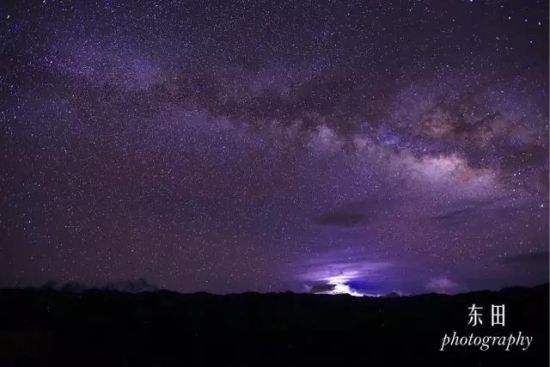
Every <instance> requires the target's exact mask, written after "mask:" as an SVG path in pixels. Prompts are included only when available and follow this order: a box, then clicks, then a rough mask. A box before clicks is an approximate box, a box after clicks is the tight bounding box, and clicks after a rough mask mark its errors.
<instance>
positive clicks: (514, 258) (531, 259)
mask: <svg viewBox="0 0 550 367" xmlns="http://www.w3.org/2000/svg"><path fill="white" fill-rule="evenodd" d="M548 256H549V255H548V251H539V252H530V253H523V254H516V255H508V256H505V257H503V258H501V259H500V261H501V262H503V263H505V264H514V265H525V266H533V265H539V266H540V265H545V266H548V263H549V257H548Z"/></svg>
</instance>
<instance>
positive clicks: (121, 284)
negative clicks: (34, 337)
mask: <svg viewBox="0 0 550 367" xmlns="http://www.w3.org/2000/svg"><path fill="white" fill-rule="evenodd" d="M41 288H42V289H51V290H57V291H62V292H73V293H81V292H85V291H89V290H105V291H117V292H126V293H141V292H152V291H157V290H159V288H157V287H156V286H154V285H152V284H150V283H148V282H147V281H146V280H145V279H144V278H139V279H136V280H120V281H116V282H108V283H105V284H102V285H100V286H92V285H87V284H83V283H79V282H67V283H61V284H60V283H56V282H48V283H46V284H44V285H43V286H42V287H41Z"/></svg>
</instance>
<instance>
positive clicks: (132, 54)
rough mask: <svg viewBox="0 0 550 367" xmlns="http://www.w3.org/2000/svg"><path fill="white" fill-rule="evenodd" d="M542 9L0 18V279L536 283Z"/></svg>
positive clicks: (540, 239)
mask: <svg viewBox="0 0 550 367" xmlns="http://www.w3.org/2000/svg"><path fill="white" fill-rule="evenodd" d="M547 14H548V4H547V3H546V2H544V1H533V2H522V1H511V2H510V1H477V0H475V1H463V2H461V1H445V2H443V1H401V2H389V1H352V2H317V1H316V2H311V3H310V2H306V1H296V2H287V1H274V2H264V1H259V2H248V1H237V2H229V1H228V2H214V1H206V2H204V1H199V2H182V3H179V2H172V1H155V2H141V1H139V2H138V1H135V2H134V1H132V2H114V1H106V2H99V1H81V2H66V1H59V2H55V1H44V2H42V3H37V2H32V3H31V2H23V1H21V2H20V1H17V2H13V3H5V2H3V3H2V5H0V19H1V23H0V24H1V35H2V37H1V39H0V52H1V54H0V88H1V91H0V93H1V99H0V121H1V130H0V142H1V144H0V167H1V171H0V192H1V193H2V195H1V201H0V234H1V239H0V281H1V284H0V285H2V286H25V285H39V284H43V283H45V282H47V281H55V282H59V283H65V282H79V283H83V284H90V285H99V284H104V283H106V282H112V281H119V280H130V279H137V278H145V279H147V281H148V282H150V283H152V284H154V285H156V286H158V287H162V288H167V289H173V290H177V291H182V292H193V291H208V292H215V293H229V292H242V291H249V290H252V291H260V292H270V291H285V290H292V291H298V292H307V291H314V292H317V291H320V292H329V293H334V292H343V293H352V294H383V293H388V292H401V293H422V292H432V291H435V292H444V293H454V292H462V291H469V290H474V289H482V288H492V289H495V288H500V287H504V286H512V285H531V284H536V283H539V282H543V281H545V280H546V279H547V278H548V16H547Z"/></svg>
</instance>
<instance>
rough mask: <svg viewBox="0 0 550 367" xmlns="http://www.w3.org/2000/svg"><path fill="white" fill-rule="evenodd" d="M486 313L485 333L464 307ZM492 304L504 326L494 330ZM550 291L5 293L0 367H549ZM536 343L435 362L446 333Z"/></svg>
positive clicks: (452, 353)
mask: <svg viewBox="0 0 550 367" xmlns="http://www.w3.org/2000/svg"><path fill="white" fill-rule="evenodd" d="M472 303H475V304H476V305H480V306H483V307H484V311H483V312H482V313H483V314H484V316H483V321H484V325H483V326H482V327H479V326H478V327H475V328H472V327H470V326H467V322H468V306H470V305H471V304H472ZM491 304H505V305H506V327H504V328H503V327H501V326H494V327H491V326H490V306H491ZM548 322H549V319H548V284H546V285H542V286H539V287H535V288H511V289H505V290H502V291H500V292H476V293H468V294H463V295H457V296H444V295H433V294H432V295H422V296H414V297H402V298H354V297H350V296H322V295H306V294H292V293H284V294H283V293H282V294H256V293H247V294H239V295H227V296H215V295H209V294H190V295H181V294H177V293H172V292H167V291H158V292H148V293H140V294H130V293H119V292H113V291H98V290H90V291H86V292H81V293H72V292H63V291H55V290H51V289H6V290H0V366H35V365H39V366H45V365H48V366H65V365H67V366H142V365H143V366H188V365H212V363H209V362H217V363H215V364H213V365H219V366H242V365H255V366H265V365H281V366H295V365H300V366H308V365H320V364H321V365H327V364H330V365H334V366H343V365H354V366H373V365H414V366H416V365H418V366H426V365H437V366H448V365H456V366H529V367H531V366H545V367H546V366H548ZM453 331H457V332H458V333H459V334H461V335H469V334H470V333H471V332H474V334H475V335H480V336H484V335H509V334H510V333H511V332H513V333H516V332H517V331H522V334H523V335H529V336H533V337H534V340H533V344H532V345H531V347H530V348H529V349H528V350H527V351H526V352H521V351H518V350H517V349H515V350H514V351H510V352H504V351H502V350H501V349H496V350H495V351H492V350H490V351H487V352H480V351H479V350H478V348H477V347H474V346H471V347H453V348H447V349H448V351H445V352H440V351H439V348H440V346H441V338H442V337H443V335H444V334H445V333H448V334H452V332H453Z"/></svg>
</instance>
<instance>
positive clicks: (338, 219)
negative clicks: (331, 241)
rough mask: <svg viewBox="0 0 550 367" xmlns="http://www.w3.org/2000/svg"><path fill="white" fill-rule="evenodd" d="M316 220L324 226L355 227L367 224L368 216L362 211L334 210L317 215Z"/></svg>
mask: <svg viewBox="0 0 550 367" xmlns="http://www.w3.org/2000/svg"><path fill="white" fill-rule="evenodd" d="M315 222H316V223H317V224H320V225H323V226H327V225H332V226H340V227H355V226H360V225H365V224H367V216H366V215H365V214H361V213H351V212H344V211H332V212H329V213H326V214H323V215H321V216H319V217H317V218H316V220H315Z"/></svg>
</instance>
